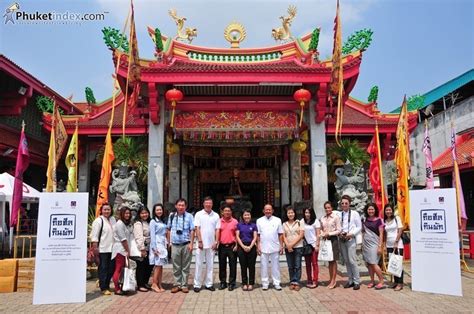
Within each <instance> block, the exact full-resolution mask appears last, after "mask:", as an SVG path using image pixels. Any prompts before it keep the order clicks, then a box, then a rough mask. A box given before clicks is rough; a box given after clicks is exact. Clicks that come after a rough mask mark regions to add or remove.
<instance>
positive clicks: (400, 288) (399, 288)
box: [393, 285, 403, 291]
mask: <svg viewBox="0 0 474 314" xmlns="http://www.w3.org/2000/svg"><path fill="white" fill-rule="evenodd" d="M393 290H394V291H400V290H403V285H397V286H396V287H395V289H393Z"/></svg>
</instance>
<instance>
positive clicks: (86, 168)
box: [77, 143, 95, 192]
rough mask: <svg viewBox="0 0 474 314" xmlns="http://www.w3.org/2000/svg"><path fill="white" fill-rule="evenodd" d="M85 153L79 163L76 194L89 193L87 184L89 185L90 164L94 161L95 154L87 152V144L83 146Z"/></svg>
mask: <svg viewBox="0 0 474 314" xmlns="http://www.w3.org/2000/svg"><path fill="white" fill-rule="evenodd" d="M84 150H85V152H86V157H85V158H84V160H83V161H82V162H80V163H79V165H78V166H79V167H78V168H79V171H78V178H77V189H78V190H79V191H78V192H89V184H90V182H89V181H90V176H89V174H90V162H91V161H92V160H94V159H95V154H92V152H90V151H89V143H87V144H86V145H85V148H84Z"/></svg>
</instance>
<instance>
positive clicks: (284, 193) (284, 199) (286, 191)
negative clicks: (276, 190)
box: [280, 160, 290, 207]
mask: <svg viewBox="0 0 474 314" xmlns="http://www.w3.org/2000/svg"><path fill="white" fill-rule="evenodd" d="M289 163H290V161H289V160H282V161H281V166H280V167H281V170H280V174H281V179H280V180H281V191H280V193H281V204H280V207H283V206H284V205H287V204H290V171H289V169H290V168H289Z"/></svg>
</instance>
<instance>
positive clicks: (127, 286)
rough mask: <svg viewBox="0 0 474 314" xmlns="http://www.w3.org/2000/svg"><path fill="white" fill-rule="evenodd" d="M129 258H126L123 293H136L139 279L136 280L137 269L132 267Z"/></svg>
mask: <svg viewBox="0 0 474 314" xmlns="http://www.w3.org/2000/svg"><path fill="white" fill-rule="evenodd" d="M130 266H131V265H129V262H128V258H126V263H125V267H124V269H123V284H122V291H135V289H136V288H137V279H136V278H135V269H133V268H132V267H130Z"/></svg>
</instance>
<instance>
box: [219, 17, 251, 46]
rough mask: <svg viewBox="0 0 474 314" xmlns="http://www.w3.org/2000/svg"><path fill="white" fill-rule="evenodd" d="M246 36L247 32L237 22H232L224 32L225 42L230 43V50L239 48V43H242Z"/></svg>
mask: <svg viewBox="0 0 474 314" xmlns="http://www.w3.org/2000/svg"><path fill="white" fill-rule="evenodd" d="M246 36H247V32H246V31H245V28H244V27H243V26H242V24H240V23H237V22H232V23H230V24H229V25H227V27H226V28H225V30H224V37H225V40H227V41H228V42H230V47H231V48H239V46H240V43H241V42H242V41H244V39H245V37H246Z"/></svg>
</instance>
